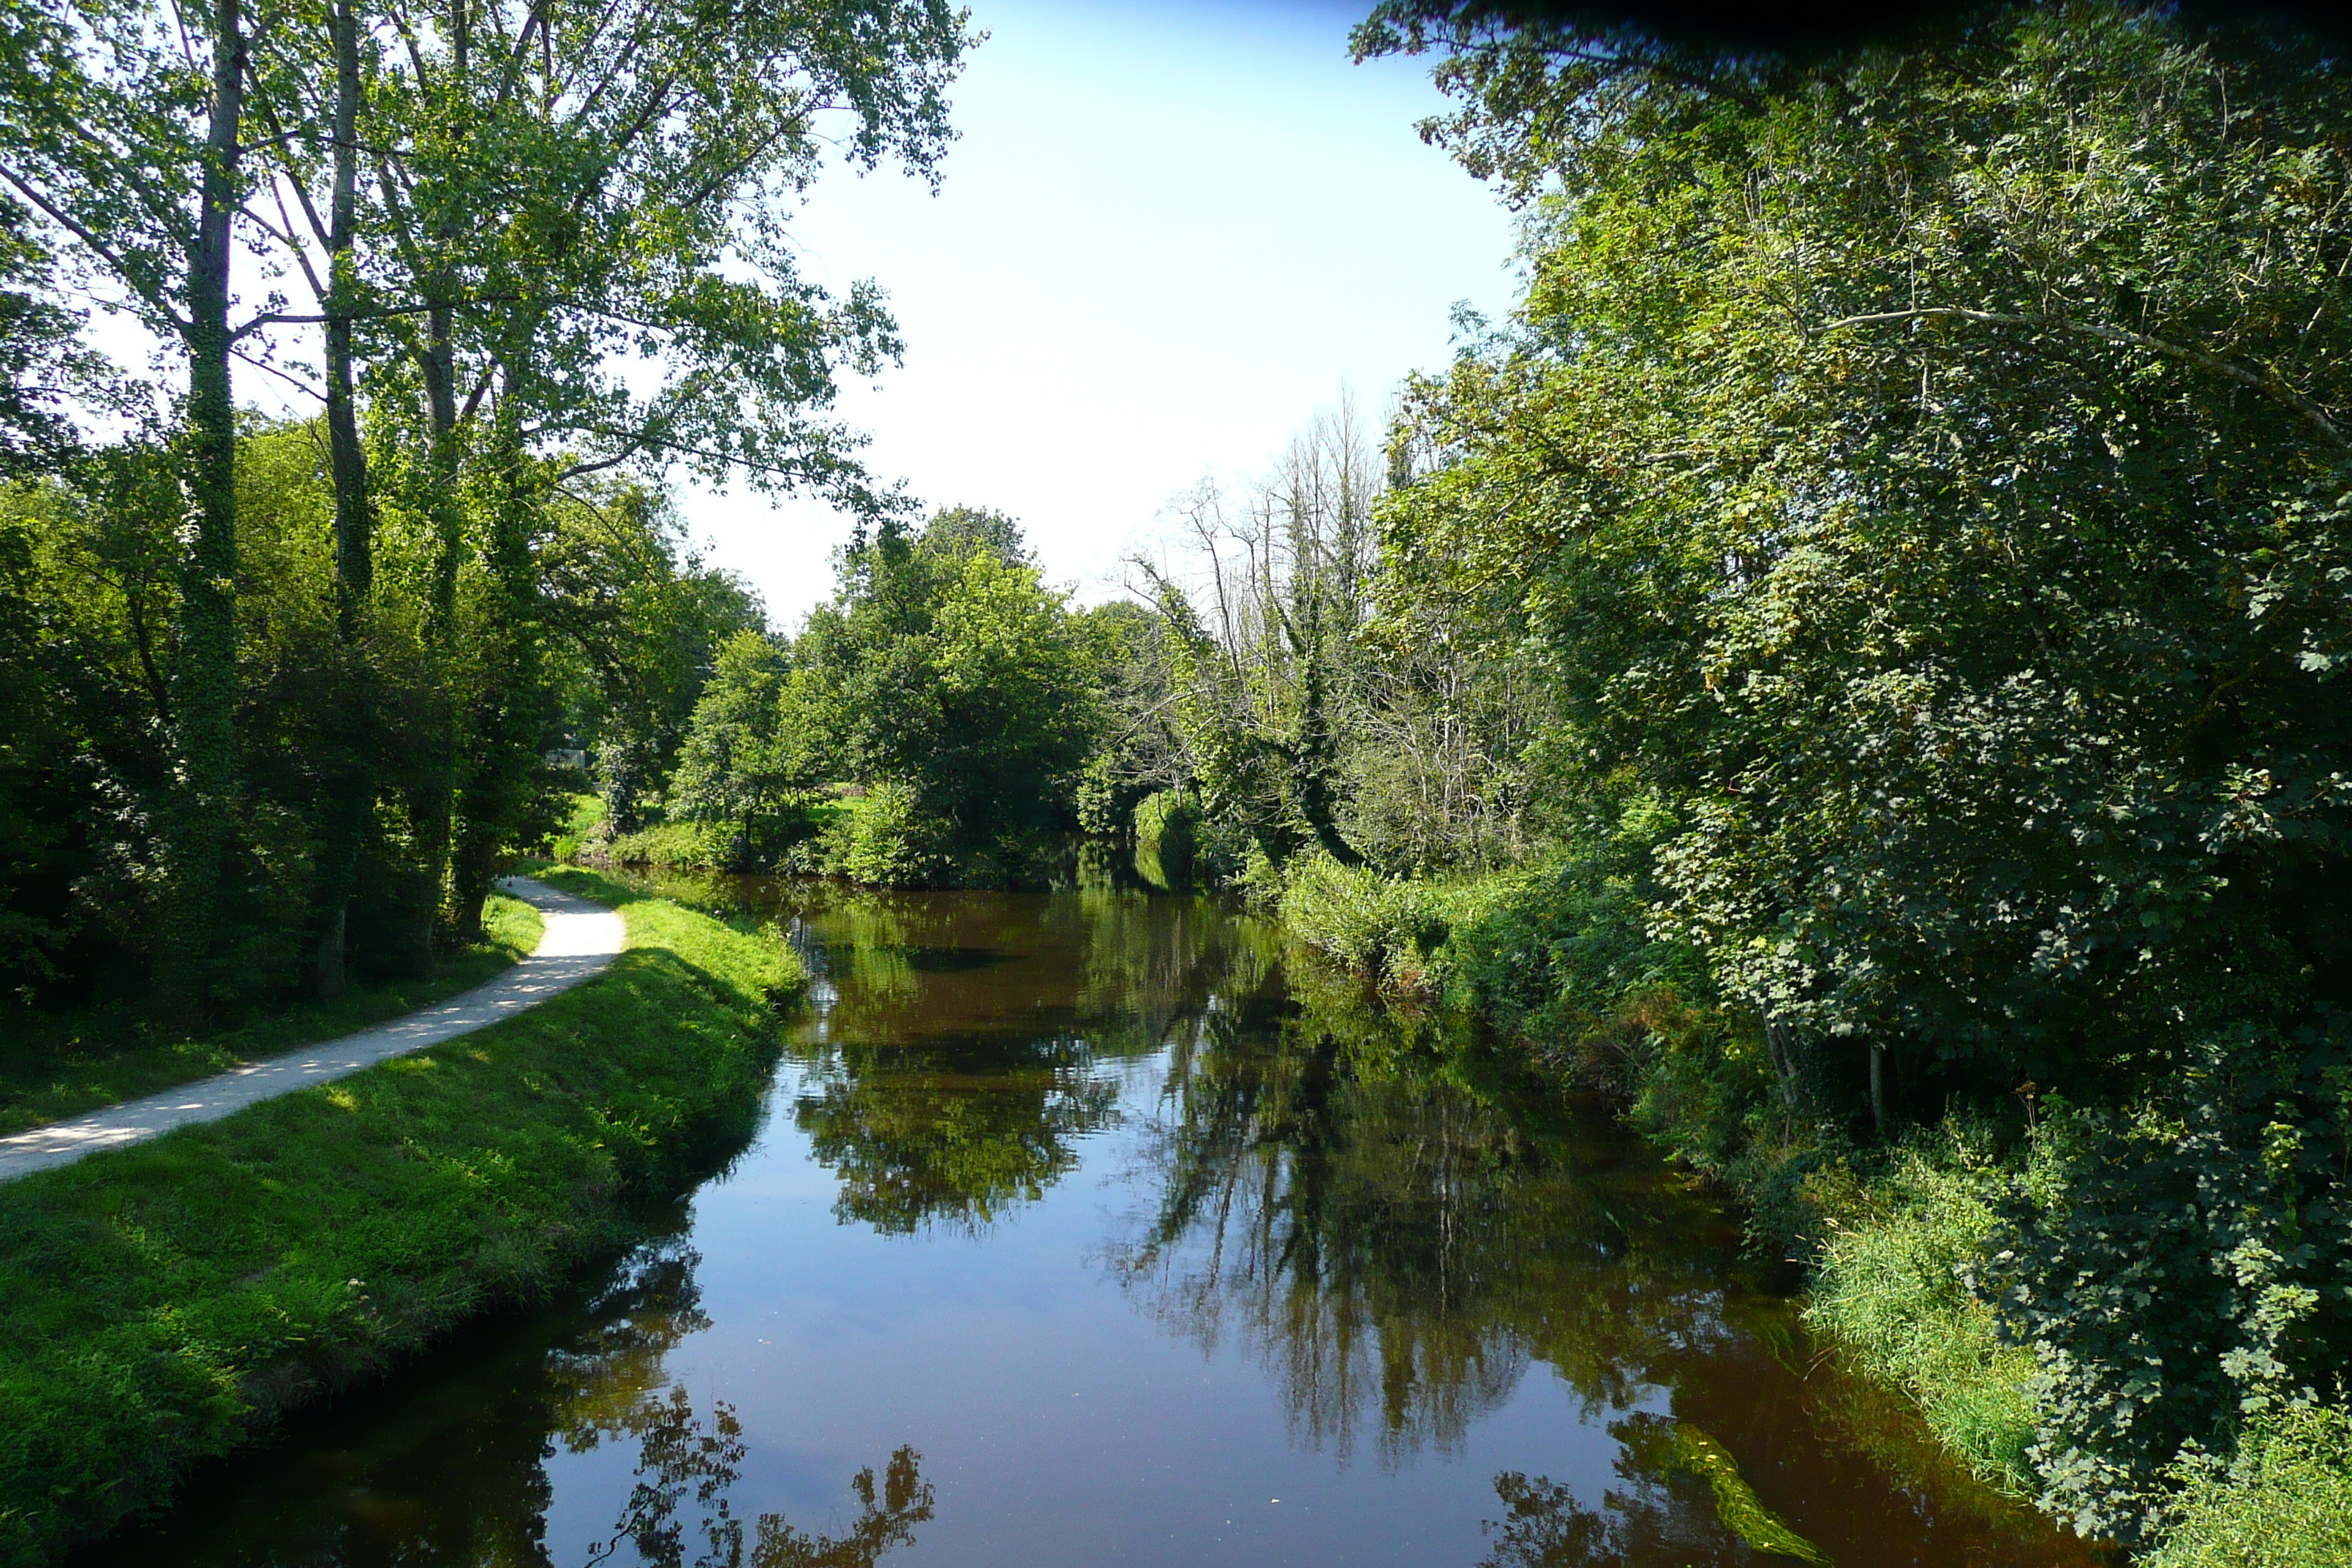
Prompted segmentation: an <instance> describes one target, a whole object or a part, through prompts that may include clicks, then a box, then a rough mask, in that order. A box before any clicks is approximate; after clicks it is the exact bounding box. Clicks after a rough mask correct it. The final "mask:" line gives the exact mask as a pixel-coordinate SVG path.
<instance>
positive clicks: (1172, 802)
mask: <svg viewBox="0 0 2352 1568" xmlns="http://www.w3.org/2000/svg"><path fill="white" fill-rule="evenodd" d="M1200 827H1201V806H1200V803H1199V802H1198V801H1196V800H1194V799H1193V798H1192V794H1191V792H1189V791H1185V790H1165V789H1164V790H1160V792H1158V793H1157V794H1154V795H1145V796H1144V797H1143V799H1142V800H1140V801H1139V802H1138V803H1137V804H1136V807H1135V869H1136V873H1137V875H1139V876H1140V877H1141V878H1142V879H1144V880H1145V881H1147V882H1149V883H1150V884H1151V885H1152V886H1153V887H1155V888H1163V889H1176V888H1181V887H1185V886H1188V885H1189V884H1190V883H1191V882H1192V877H1193V866H1192V862H1193V852H1194V850H1195V849H1196V847H1198V844H1199V839H1200Z"/></svg>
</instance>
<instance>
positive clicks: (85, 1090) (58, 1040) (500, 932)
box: [0, 893, 541, 1138]
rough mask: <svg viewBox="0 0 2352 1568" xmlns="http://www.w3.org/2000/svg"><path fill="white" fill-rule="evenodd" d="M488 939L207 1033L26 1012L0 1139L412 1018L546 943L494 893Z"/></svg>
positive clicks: (4, 1092) (3, 1086)
mask: <svg viewBox="0 0 2352 1568" xmlns="http://www.w3.org/2000/svg"><path fill="white" fill-rule="evenodd" d="M482 928H483V941H482V942H481V943H480V944H479V945H478V946H476V947H473V948H469V949H467V951H466V952H461V953H457V954H456V955H455V956H453V957H451V958H449V959H447V960H446V961H444V962H443V963H439V964H436V966H435V968H434V972H433V973H432V974H431V975H429V976H426V977H424V978H421V979H416V980H395V981H390V982H387V983H385V984H381V985H369V986H355V987H353V988H352V990H351V991H349V992H346V993H345V994H343V995H342V996H341V997H338V998H337V999H336V1000H334V1001H332V1002H309V1003H303V1004H300V1005H296V1006H292V1007H289V1008H286V1009H284V1010H283V1011H279V1012H273V1013H270V1014H268V1016H264V1017H258V1018H254V1019H250V1020H248V1021H246V1022H242V1023H239V1024H238V1025H236V1026H234V1027H231V1028H225V1029H212V1030H207V1031H205V1033H203V1034H196V1035H188V1034H171V1035H160V1036H159V1035H157V1034H155V1033H153V1026H152V1024H151V1023H150V1022H149V1021H148V1020H146V1019H144V1018H142V1017H138V1016H132V1015H131V1014H128V1013H125V1012H122V1011H121V1010H119V1009H114V1010H92V1011H87V1012H82V1013H77V1014H73V1015H70V1016H64V1017H52V1018H43V1017H40V1016H24V1015H22V1014H19V1015H18V1016H16V1017H14V1018H12V1019H10V1020H9V1025H8V1032H9V1034H10V1035H11V1037H12V1039H11V1042H10V1044H9V1046H8V1047H7V1048H6V1049H5V1050H0V1138H5V1137H6V1136H7V1135H8V1134H9V1133H12V1132H22V1131H25V1130H26V1129H27V1128H32V1127H42V1126H46V1125H47V1124H48V1123H50V1122H52V1121H63V1120H64V1119H65V1118H67V1117H68V1116H79V1115H81V1114H82V1113H83V1112H85V1111H89V1110H100V1109H101V1108H103V1107H105V1106H109V1105H119V1104H121V1102H122V1101H124V1100H136V1099H138V1098H139V1097H140V1096H141V1095H143V1094H153V1093H156V1092H157V1091H158V1090H161V1089H172V1088H174V1087H176V1086H177V1085H180V1084H184V1083H189V1082H193V1081H194V1080H195V1079H200V1078H209V1077H211V1076H212V1075H213V1074H214V1073H216V1072H226V1071H227V1070H228V1069H229V1068H233V1067H236V1065H237V1064H238V1063H240V1062H249V1061H258V1060H261V1059H263V1058H268V1057H274V1056H280V1055H283V1054H284V1053H285V1052H287V1051H290V1050H294V1049H297V1048H298V1047H302V1046H309V1045H315V1044H317V1043H318V1042H319V1041H320V1040H331V1039H335V1038H337V1037H341V1036H343V1035H349V1034H356V1033H357V1032H358V1031H360V1030H362V1029H365V1028H368V1027H370V1026H373V1025H376V1024H381V1023H383V1022H385V1021H387V1020H389V1019H393V1018H397V1017H399V1016H401V1015H402V1014H404V1013H413V1012H415V1011H416V1009H418V1008H419V1007H429V1006H431V1005H433V1004H435V1003H436V1002H440V1001H444V1000H446V999H447V998H448V997H451V996H455V995H457V994H458V993H459V992H461V991H470V990H472V989H473V988H474V987H475V986H477V985H479V984H482V983H483V982H484V981H486V980H488V979H490V978H492V977H493V976H495V975H496V974H498V973H499V971H500V970H503V969H506V968H508V967H509V966H510V965H511V964H512V963H514V962H515V960H517V959H519V958H521V957H523V956H524V955H525V954H527V953H529V952H530V951H531V949H533V948H535V947H537V946H538V945H539V933H540V928H541V922H540V918H539V912H538V911H537V910H533V909H532V908H531V907H530V905H529V904H526V903H524V902H523V901H522V900H520V899H509V898H508V897H506V896H505V895H504V894H500V893H493V894H492V895H491V896H490V900H489V902H488V905H487V906H486V907H485V908H484V910H483V921H482Z"/></svg>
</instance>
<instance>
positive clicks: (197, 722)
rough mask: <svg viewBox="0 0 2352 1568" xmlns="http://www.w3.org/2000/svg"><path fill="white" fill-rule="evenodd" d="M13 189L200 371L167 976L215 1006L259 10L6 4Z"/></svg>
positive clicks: (232, 776)
mask: <svg viewBox="0 0 2352 1568" xmlns="http://www.w3.org/2000/svg"><path fill="white" fill-rule="evenodd" d="M0 40H5V41H0V144H5V145H6V146H7V147H8V149H9V156H8V158H7V159H6V161H5V162H0V180H5V182H6V183H7V184H8V185H9V186H10V187H11V188H12V189H13V191H14V192H15V193H16V195H18V196H19V197H21V198H22V199H23V201H24V202H25V203H26V205H28V206H30V207H31V208H33V209H34V210H35V211H37V212H38V213H39V214H40V215H41V216H43V217H44V218H45V219H47V221H48V222H49V223H50V224H52V225H54V226H55V227H56V229H57V230H58V232H59V233H60V234H61V235H62V236H64V237H69V240H70V243H71V244H72V247H73V256H74V258H75V259H76V261H78V262H79V264H81V265H82V266H84V267H86V268H89V269H90V270H91V271H93V272H95V273H97V274H99V275H100V277H102V278H103V279H104V280H105V282H106V283H107V285H108V286H109V288H108V291H109V292H110V293H114V294H119V295H120V296H121V299H122V300H123V301H124V302H125V303H126V304H127V305H128V307H129V308H130V309H131V310H132V311H133V312H134V313H135V314H136V315H137V316H138V318H139V319H140V320H141V321H142V322H144V323H145V324H146V325H147V326H149V327H150V328H151V329H152V330H153V331H156V332H157V333H158V334H159V335H161V336H163V338H165V339H166V341H169V342H176V343H177V344H178V345H179V346H180V348H181V350H182V351H183V353H184V355H185V357H186V361H187V366H188V381H187V394H186V400H185V404H184V410H185V416H184V417H185V428H184V437H183V439H184V447H185V464H186V467H185V472H186V476H187V478H186V486H187V490H188V500H189V511H190V516H191V522H192V526H191V528H190V529H189V530H188V533H187V542H186V544H185V546H184V550H183V552H182V556H181V561H180V569H179V579H180V584H179V586H180V599H181V604H180V615H179V623H178V626H179V639H178V647H177V648H176V649H175V650H174V659H173V673H172V696H173V701H172V721H171V722H172V731H173V751H174V753H175V757H176V777H177V787H176V788H175V789H174V791H173V797H172V802H171V806H170V816H171V819H172V824H173V826H172V830H171V834H170V843H171V847H172V862H173V863H172V865H171V867H170V868H169V874H170V888H171V893H170V897H169V900H168V917H167V930H166V931H165V933H164V940H163V945H162V963H161V966H160V967H161V973H159V976H158V979H159V981H160V983H161V984H162V987H163V993H164V994H165V995H166V996H167V997H168V998H169V999H170V1001H171V1003H172V1005H174V1006H176V1007H178V1008H180V1009H183V1010H189V1011H195V1010H201V1009H202V1008H203V1006H204V1005H205V1000H206V993H207V989H208V986H209V984H210V977H209V963H208V957H207V955H208V952H209V951H210V949H211V947H212V945H213V942H214V937H215V921H216V920H217V919H218V917H219V914H220V910H219V907H218V896H217V895H218V892H219V887H220V880H221V876H222V868H223V863H224V858H225V855H226V849H227V844H228V835H229V831H230V826H229V825H230V823H231V821H232V820H233V817H234V806H235V797H236V559H237V552H236V405H235V400H234V394H233V390H232V383H231V378H230V361H231V358H232V356H233V355H234V353H236V349H237V344H238V342H239V340H240V339H242V338H244V337H245V336H247V334H248V333H250V332H252V331H255V330H257V327H259V326H261V325H263V324H265V323H266V321H268V319H269V318H268V313H267V312H265V313H264V314H263V315H261V316H257V317H256V318H254V319H251V320H248V321H246V322H244V323H242V324H239V325H234V326H233V325H232V323H231V319H230V318H231V308H232V292H231V277H230V274H231V263H232V260H233V258H234V254H235V251H236V247H237V245H238V243H239V239H238V234H237V228H238V219H239V215H240V208H241V205H242V202H243V199H244V196H245V194H246V191H247V185H248V183H249V182H248V176H247V170H246V167H245V156H246V142H245V103H246V92H247V78H248V70H249V64H250V49H251V43H252V40H251V38H250V37H249V36H248V25H247V18H246V16H245V13H244V9H243V6H242V4H241V0H209V3H208V4H205V5H198V6H194V7H191V8H179V7H174V8H173V10H172V11H171V12H170V13H168V14H166V13H162V12H157V11H152V10H149V9H147V8H145V7H143V6H140V5H130V4H123V3H121V0H7V3H6V5H5V9H0Z"/></svg>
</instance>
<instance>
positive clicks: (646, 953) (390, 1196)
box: [0, 871, 801, 1563]
mask: <svg viewBox="0 0 2352 1568" xmlns="http://www.w3.org/2000/svg"><path fill="white" fill-rule="evenodd" d="M546 874H547V875H549V876H550V878H551V879H552V880H555V881H557V882H559V883H561V884H562V885H563V886H565V887H567V888H568V889H571V890H572V891H574V892H579V893H583V894H589V895H594V896H600V897H603V898H604V899H606V900H608V901H615V902H621V903H623V904H624V905H625V912H626V914H627V917H628V921H629V940H630V945H629V948H628V951H627V952H625V953H623V954H622V955H621V957H620V958H619V959H618V960H617V961H616V962H615V963H614V967H613V969H612V970H611V971H610V972H609V973H607V974H605V975H604V976H602V977H600V978H598V979H597V980H595V981H593V982H592V983H591V984H587V985H585V986H583V987H581V988H580V989H578V990H576V991H573V992H572V993H569V994H566V995H563V996H561V997H557V998H555V999H554V1000H552V1001H550V1002H547V1003H545V1004H543V1005H541V1006H540V1007H538V1008H536V1009H534V1010H533V1011H531V1012H530V1013H528V1014H525V1015H523V1016H521V1017H519V1018H516V1019H512V1020H509V1022H507V1023H504V1024H501V1025H499V1026H497V1027H495V1028H493V1029H489V1030H487V1031H484V1032H482V1033H479V1034H476V1035H471V1036H468V1037H465V1038H463V1039H461V1040H458V1041H456V1042H453V1043H451V1044H449V1045H446V1046H442V1047H436V1048H433V1049H431V1050H427V1051H424V1052H420V1053H418V1054H416V1055H415V1056H411V1057H406V1058H401V1059H399V1060H397V1061H394V1062H390V1063H387V1064H385V1065H383V1066H381V1067H378V1068H372V1069H371V1070H369V1071H367V1072H365V1073H362V1074H360V1075H359V1076H357V1077H355V1078H352V1079H347V1080H345V1081H343V1082H341V1083H339V1084H336V1085H332V1086H328V1087H324V1088H321V1089H313V1090H307V1091H304V1092H302V1093H299V1094H295V1095H289V1096H286V1097H284V1098H282V1099H279V1100H271V1101H268V1102H267V1103H265V1104H263V1105H259V1106H257V1107H254V1108H252V1109H250V1110H246V1111H243V1112H241V1113H239V1114H238V1115H236V1116H234V1117H231V1118H229V1119H228V1120H227V1121H222V1122H218V1123H215V1124H212V1125H209V1126H205V1127H196V1128H188V1129H184V1130H182V1131H178V1132H175V1133H173V1134H172V1135H170V1136H169V1137H166V1138H163V1139H160V1140H157V1141H156V1142H152V1143H150V1144H146V1145H142V1146H141V1147H139V1148H135V1149H130V1150H122V1151H117V1152H106V1153H100V1154H96V1155H93V1156H91V1157H90V1158H89V1159H87V1160H85V1161H83V1162H81V1163H79V1164H76V1165H73V1166H69V1167H68V1168H66V1169H63V1170H59V1171H53V1172H47V1173H41V1174H38V1175H34V1176H30V1177H26V1178H24V1179H22V1180H20V1181H17V1182H13V1183H11V1184H8V1185H7V1186H6V1187H5V1189H0V1234H5V1239H6V1246H5V1248H4V1249H0V1258H5V1262H0V1316H5V1320H6V1321H8V1322H9V1323H11V1324H12V1325H15V1326H16V1329H17V1330H18V1331H17V1332H16V1333H15V1334H13V1335H12V1336H10V1338H9V1341H8V1342H7V1344H6V1345H5V1348H0V1561H5V1562H8V1563H33V1562H37V1561H40V1560H42V1559H44V1558H45V1557H47V1555H48V1554H49V1553H51V1552H54V1551H55V1550H57V1549H58V1548H59V1547H61V1546H63V1545H65V1544H66V1543H68V1542H72V1541H74V1540H77V1539H80V1538H85V1537H87V1536H89V1535H90V1534H93V1533H95V1532H97V1531H100V1530H103V1529H104V1528H106V1527H107V1526H108V1525H110V1523H112V1522H113V1521H115V1520H117V1519H119V1518H121V1516H122V1515H123V1514H124V1513H126V1512H128V1511H131V1510H136V1509H139V1508H142V1507H145V1506H148V1505H151V1504H153V1503H156V1502H159V1501H161V1500H163V1498H164V1497H166V1496H167V1495H168V1494H169V1492H170V1491H171V1489H173V1487H174V1486H175V1485H177V1484H178V1482H179V1481H180V1480H182V1479H184V1477H185V1476H186V1475H187V1474H188V1472H189V1471H190V1470H191V1469H192V1468H194V1467H195V1466H196V1465H197V1464H199V1463H201V1462H203V1461H205V1460H206V1459H209V1458H213V1457H215V1456H217V1455H220V1454H224V1453H227V1452H230V1451H233V1450H235V1449H236V1448H239V1447H245V1446H247V1445H248V1444H250V1443H252V1442H253V1441H254V1440H255V1439H256V1437H257V1436H259V1435H260V1434H261V1433H263V1432H265V1431H266V1430H267V1429H268V1426H270V1425H271V1423H272V1422H274V1421H275V1420H276V1419H277V1418H278V1417H279V1416H281V1415H284V1414H285V1413H287V1412H289V1411H290V1410H292V1409H295V1408H297V1407H299V1406H300V1405H304V1404H307V1403H309V1402H310V1401H312V1400H315V1399H316V1398H318V1397H320V1395H322V1394H326V1393H329V1392H331V1391H332V1390H334V1389H337V1388H339V1387H341V1386H344V1385H346V1384H350V1383H351V1382H352V1381H353V1380H354V1379H356V1378H359V1377H361V1376H363V1375H365V1374H367V1373H371V1372H373V1371H375V1370H378V1369H381V1368H383V1367H384V1366H386V1365H388V1364H390V1363H394V1362H395V1361H397V1360H398V1359H400V1358H401V1357H403V1356H405V1355H407V1354H410V1353H413V1352H415V1350H416V1349H417V1348H419V1347H420V1346H422V1345H423V1344H425V1343H426V1342H429V1341H431V1340H433V1339H435V1338H436V1337H438V1336H440V1335H442V1334H445V1333H446V1332H447V1331H449V1330H450V1329H451V1328H453V1327H454V1326H456V1325H457V1324H458V1323H460V1322H462V1321H466V1320H467V1319H469V1318H472V1317H475V1316H478V1314H480V1313H482V1312H485V1311H487V1310H491V1309H493V1308H495V1307H498V1306H500V1305H503V1304H507V1303H511V1302H515V1301H519V1300H530V1299H531V1298H533V1297H535V1296H537V1295H539V1294H541V1293H542V1292H544V1291H545V1290H546V1289H549V1287H550V1286H551V1284H552V1283H553V1282H554V1281H556V1280H557V1279H560V1278H562V1274H563V1272H564V1270H566V1269H567V1268H570V1267H572V1265H574V1264H576V1263H577V1262H578V1261H580V1260H581V1259H583V1258H585V1257H587V1256H588V1255H590V1254H592V1253H594V1252H596V1251H599V1250H603V1249H605V1248H608V1247H611V1246H613V1245H614V1243H615V1242H616V1241H618V1240H620V1239H623V1238H625V1237H626V1236H627V1235H628V1234H629V1230H630V1223H631V1222H630V1221H629V1219H628V1218H627V1208H628V1203H629V1200H630V1198H631V1196H632V1194H643V1193H646V1192H658V1191H663V1190H666V1189H667V1188H668V1187H669V1186H670V1185H671V1184H674V1183H675V1182H676V1181H677V1180H678V1179H679V1178H680V1177H681V1176H682V1175H683V1174H684V1173H687V1172H688V1171H689V1170H692V1169H694V1168H697V1167H698V1165H699V1164H701V1163H703V1162H706V1161H707V1160H709V1157H710V1156H711V1153H712V1152H713V1151H714V1150H715V1149H718V1148H724V1147H726V1146H728V1145H729V1144H730V1143H731V1142H735V1141H740V1139H741V1138H743V1137H745V1136H747V1135H748V1134H749V1132H750V1131H751V1127H752V1125H753V1122H754V1120H755V1118H756V1116H757V1112H758V1105H759V1091H760V1089H761V1085H762V1084H763V1083H764V1082H765V1081H766V1078H767V1074H768V1071H769V1068H770V1067H771V1065H772V1062H773V1059H774V1053H775V1049H776V1047H775V1040H774V1035H775V1030H774V1026H773V1015H772V1007H773V1005H774V1004H775V1003H776V1002H777V1001H778V1000H782V999H788V998H790V997H791V996H793V994H796V993H797V991H798V989H799V986H800V984H801V976H800V973H799V971H798V969H797V966H796V965H795V963H793V957H792V955H791V953H790V952H789V950H787V949H785V948H783V947H782V945H781V944H779V943H775V942H769V941H765V940H763V939H761V938H757V937H753V936H750V935H746V934H744V933H741V932H739V931H732V930H730V929H729V928H727V927H726V926H723V925H721V924H719V922H717V921H712V920H709V919H708V918H706V917H703V916H700V915H696V914H692V913H689V912H688V911H686V910H681V909H678V908H677V907H675V906H671V905H667V904H663V903H660V902H658V901H656V900H643V899H639V898H638V897H636V896H635V895H633V894H630V893H627V892H626V891H625V890H624V889H618V888H615V887H614V886H613V885H612V884H611V883H609V882H605V881H603V880H602V879H596V878H593V877H591V876H588V875H586V874H584V873H579V872H572V871H553V872H549V873H546Z"/></svg>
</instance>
